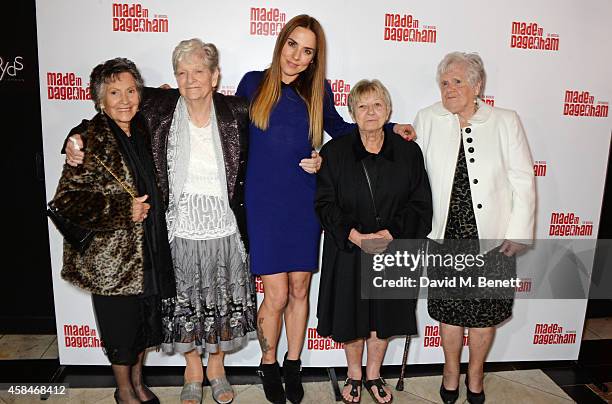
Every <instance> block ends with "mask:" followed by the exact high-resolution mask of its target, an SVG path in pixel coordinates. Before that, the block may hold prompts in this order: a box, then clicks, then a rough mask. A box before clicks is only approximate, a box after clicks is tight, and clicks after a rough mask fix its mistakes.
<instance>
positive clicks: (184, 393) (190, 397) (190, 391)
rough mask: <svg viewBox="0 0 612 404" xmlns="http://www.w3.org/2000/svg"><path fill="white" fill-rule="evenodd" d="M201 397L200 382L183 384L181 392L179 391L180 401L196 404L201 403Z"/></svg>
mask: <svg viewBox="0 0 612 404" xmlns="http://www.w3.org/2000/svg"><path fill="white" fill-rule="evenodd" d="M203 396H204V394H203V391H202V382H188V383H185V384H183V390H181V401H195V402H196V403H202V397H203Z"/></svg>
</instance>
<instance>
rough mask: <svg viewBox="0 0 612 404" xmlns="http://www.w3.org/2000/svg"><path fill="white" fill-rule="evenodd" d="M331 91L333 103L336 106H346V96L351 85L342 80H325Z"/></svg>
mask: <svg viewBox="0 0 612 404" xmlns="http://www.w3.org/2000/svg"><path fill="white" fill-rule="evenodd" d="M327 82H328V83H329V85H330V87H331V89H332V93H333V94H334V105H335V106H337V107H346V106H347V105H348V96H349V93H350V92H351V85H350V84H349V83H347V82H346V81H344V80H341V79H336V80H327Z"/></svg>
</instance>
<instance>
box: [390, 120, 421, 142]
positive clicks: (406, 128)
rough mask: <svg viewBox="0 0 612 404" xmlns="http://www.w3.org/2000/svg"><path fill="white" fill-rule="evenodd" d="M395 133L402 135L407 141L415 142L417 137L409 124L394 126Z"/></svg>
mask: <svg viewBox="0 0 612 404" xmlns="http://www.w3.org/2000/svg"><path fill="white" fill-rule="evenodd" d="M393 132H395V133H396V134H398V135H400V136H401V137H403V138H404V139H405V140H414V139H416V137H417V135H416V132H415V131H414V128H413V127H412V125H410V124H409V123H396V124H395V125H393Z"/></svg>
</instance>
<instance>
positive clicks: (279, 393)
mask: <svg viewBox="0 0 612 404" xmlns="http://www.w3.org/2000/svg"><path fill="white" fill-rule="evenodd" d="M257 374H258V375H259V376H260V377H261V382H262V383H263V389H264V393H266V398H267V399H268V401H269V402H271V403H274V404H285V402H286V401H287V399H286V396H285V390H284V389H283V383H282V381H281V374H280V366H278V362H274V363H272V364H269V365H268V364H263V363H262V364H260V365H259V370H257Z"/></svg>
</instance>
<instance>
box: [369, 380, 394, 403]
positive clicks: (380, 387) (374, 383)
mask: <svg viewBox="0 0 612 404" xmlns="http://www.w3.org/2000/svg"><path fill="white" fill-rule="evenodd" d="M363 385H364V386H365V388H366V389H367V390H368V393H370V396H372V400H374V402H376V403H378V404H389V403H392V402H393V395H392V394H390V393H387V391H386V390H385V389H383V386H386V385H387V382H386V381H385V379H383V378H382V377H379V378H378V379H374V380H366V381H365V382H364V384H363ZM372 387H376V390H378V396H379V397H381V398H383V397H387V394H389V395H390V396H391V400H389V401H378V399H377V398H376V396H375V395H374V392H373V391H372Z"/></svg>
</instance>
